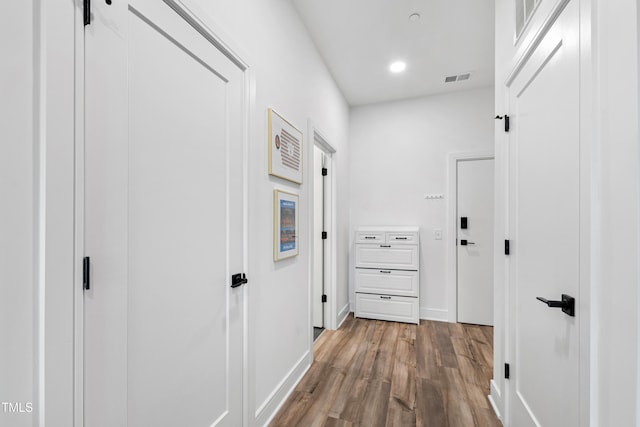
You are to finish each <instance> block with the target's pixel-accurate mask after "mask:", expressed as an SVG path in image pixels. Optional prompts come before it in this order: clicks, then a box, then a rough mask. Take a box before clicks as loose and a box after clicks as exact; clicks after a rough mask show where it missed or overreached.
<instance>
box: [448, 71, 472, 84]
mask: <svg viewBox="0 0 640 427" xmlns="http://www.w3.org/2000/svg"><path fill="white" fill-rule="evenodd" d="M470 78H471V73H463V74H457V75H455V76H446V77H445V78H444V82H445V83H453V82H461V81H463V80H469V79H470Z"/></svg>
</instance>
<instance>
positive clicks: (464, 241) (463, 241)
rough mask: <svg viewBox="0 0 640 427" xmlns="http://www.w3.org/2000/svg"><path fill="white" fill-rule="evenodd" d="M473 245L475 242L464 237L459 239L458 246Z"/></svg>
mask: <svg viewBox="0 0 640 427" xmlns="http://www.w3.org/2000/svg"><path fill="white" fill-rule="evenodd" d="M473 245H475V242H470V241H468V240H465V239H462V240H460V246H473Z"/></svg>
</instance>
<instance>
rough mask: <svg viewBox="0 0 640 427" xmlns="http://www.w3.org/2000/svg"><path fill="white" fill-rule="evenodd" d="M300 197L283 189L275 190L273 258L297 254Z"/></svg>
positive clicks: (284, 257) (280, 258)
mask: <svg viewBox="0 0 640 427" xmlns="http://www.w3.org/2000/svg"><path fill="white" fill-rule="evenodd" d="M299 216H300V198H299V196H298V195H297V194H294V193H289V192H286V191H282V190H274V192H273V260H274V261H280V260H282V259H286V258H291V257H294V256H297V255H298V253H299V249H300V241H299V234H300V233H299V230H300V228H299Z"/></svg>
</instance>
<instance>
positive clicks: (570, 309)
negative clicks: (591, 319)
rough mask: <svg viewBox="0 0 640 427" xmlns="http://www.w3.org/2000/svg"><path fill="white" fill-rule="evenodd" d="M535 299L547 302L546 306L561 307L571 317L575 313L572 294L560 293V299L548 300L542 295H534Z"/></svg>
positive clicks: (574, 302) (574, 301)
mask: <svg viewBox="0 0 640 427" xmlns="http://www.w3.org/2000/svg"><path fill="white" fill-rule="evenodd" d="M536 299H537V300H538V301H542V302H543V303H545V304H547V306H548V307H553V308H561V309H562V312H563V313H566V314H567V315H569V316H571V317H575V315H576V299H575V298H574V297H572V296H569V295H567V294H562V300H560V301H557V300H548V299H546V298H542V297H536Z"/></svg>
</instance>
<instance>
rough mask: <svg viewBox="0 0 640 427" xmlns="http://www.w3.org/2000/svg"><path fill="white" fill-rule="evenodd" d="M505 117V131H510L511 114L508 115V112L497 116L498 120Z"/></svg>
mask: <svg viewBox="0 0 640 427" xmlns="http://www.w3.org/2000/svg"><path fill="white" fill-rule="evenodd" d="M503 119H504V131H505V132H509V128H510V126H509V116H507V115H506V114H505V115H504V116H496V120H503Z"/></svg>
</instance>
